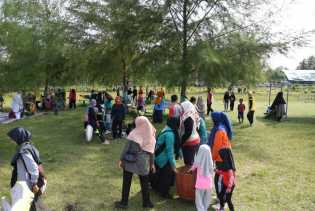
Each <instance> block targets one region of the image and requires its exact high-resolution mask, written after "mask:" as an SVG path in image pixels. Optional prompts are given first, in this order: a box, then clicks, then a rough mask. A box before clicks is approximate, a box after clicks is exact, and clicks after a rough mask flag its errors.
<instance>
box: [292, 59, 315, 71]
mask: <svg viewBox="0 0 315 211" xmlns="http://www.w3.org/2000/svg"><path fill="white" fill-rule="evenodd" d="M296 69H297V70H315V56H310V57H308V58H306V59H303V60H302V61H301V62H300V64H299V66H297V68H296Z"/></svg>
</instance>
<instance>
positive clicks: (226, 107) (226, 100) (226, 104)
mask: <svg viewBox="0 0 315 211" xmlns="http://www.w3.org/2000/svg"><path fill="white" fill-rule="evenodd" d="M229 102H230V93H229V91H226V92H225V93H224V96H223V103H224V112H228V111H229Z"/></svg>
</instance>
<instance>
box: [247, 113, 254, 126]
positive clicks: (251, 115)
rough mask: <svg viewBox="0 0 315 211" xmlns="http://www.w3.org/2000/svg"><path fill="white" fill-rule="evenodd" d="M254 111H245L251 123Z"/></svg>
mask: <svg viewBox="0 0 315 211" xmlns="http://www.w3.org/2000/svg"><path fill="white" fill-rule="evenodd" d="M254 113H255V111H249V112H248V113H247V119H248V121H249V123H250V124H251V125H252V124H253V123H254Z"/></svg>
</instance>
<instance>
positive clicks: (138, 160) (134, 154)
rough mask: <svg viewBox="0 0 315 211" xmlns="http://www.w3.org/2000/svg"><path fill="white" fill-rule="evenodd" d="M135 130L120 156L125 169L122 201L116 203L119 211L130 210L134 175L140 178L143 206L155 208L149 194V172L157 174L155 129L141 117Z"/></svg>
mask: <svg viewBox="0 0 315 211" xmlns="http://www.w3.org/2000/svg"><path fill="white" fill-rule="evenodd" d="M135 126H136V127H135V128H134V129H133V130H132V131H131V132H130V133H129V135H128V137H127V140H128V141H127V143H126V145H125V147H124V150H123V152H122V154H121V156H120V161H119V166H120V168H122V169H123V184H122V196H121V200H120V201H117V202H115V207H116V208H119V209H127V208H128V199H129V192H130V186H131V181H132V176H133V174H136V175H138V176H139V179H140V185H141V193H142V206H143V207H144V208H153V207H154V205H153V203H152V202H151V200H150V192H149V172H150V170H151V171H152V172H155V167H154V148H155V143H156V140H155V131H156V130H155V128H154V127H153V125H152V124H151V123H150V121H149V120H148V118H147V117H144V116H139V117H137V118H136V120H135Z"/></svg>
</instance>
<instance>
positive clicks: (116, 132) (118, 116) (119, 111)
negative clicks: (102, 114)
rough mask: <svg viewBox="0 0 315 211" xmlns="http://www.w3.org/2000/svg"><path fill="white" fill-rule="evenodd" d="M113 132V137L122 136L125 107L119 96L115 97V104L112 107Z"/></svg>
mask: <svg viewBox="0 0 315 211" xmlns="http://www.w3.org/2000/svg"><path fill="white" fill-rule="evenodd" d="M111 115H112V120H113V124H112V132H113V138H114V139H116V138H121V137H122V123H123V120H124V118H125V107H124V105H123V104H122V102H121V98H120V97H119V96H117V97H116V99H115V104H114V105H113V108H112V113H111Z"/></svg>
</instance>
